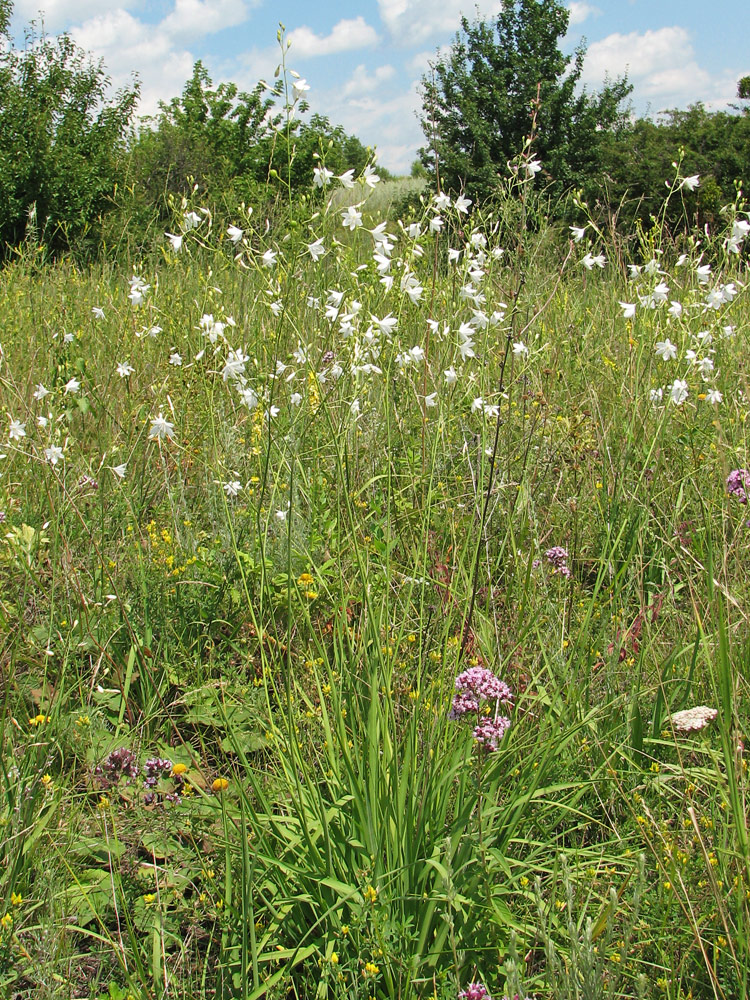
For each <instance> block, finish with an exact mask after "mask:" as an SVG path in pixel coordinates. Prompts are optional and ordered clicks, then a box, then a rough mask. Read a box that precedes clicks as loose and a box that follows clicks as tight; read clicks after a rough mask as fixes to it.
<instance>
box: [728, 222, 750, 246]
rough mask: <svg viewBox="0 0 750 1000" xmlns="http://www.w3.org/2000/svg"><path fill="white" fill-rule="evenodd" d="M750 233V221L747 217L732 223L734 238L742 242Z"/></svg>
mask: <svg viewBox="0 0 750 1000" xmlns="http://www.w3.org/2000/svg"><path fill="white" fill-rule="evenodd" d="M748 233H750V222H748V221H747V220H746V219H735V221H734V222H733V223H732V238H733V239H735V240H737V241H738V242H739V243H741V242H742V241H743V240H744V239H745V237H746V236H747V234H748Z"/></svg>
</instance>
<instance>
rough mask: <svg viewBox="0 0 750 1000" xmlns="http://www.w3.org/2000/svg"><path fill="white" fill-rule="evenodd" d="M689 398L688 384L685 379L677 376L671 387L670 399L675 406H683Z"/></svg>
mask: <svg viewBox="0 0 750 1000" xmlns="http://www.w3.org/2000/svg"><path fill="white" fill-rule="evenodd" d="M687 398H688V384H687V382H686V381H685V380H684V379H679V378H676V379H675V380H674V382H673V383H672V384H671V386H670V387H669V400H670V402H671V403H674V405H675V406H682V404H683V403H684V402H685V400H686V399H687Z"/></svg>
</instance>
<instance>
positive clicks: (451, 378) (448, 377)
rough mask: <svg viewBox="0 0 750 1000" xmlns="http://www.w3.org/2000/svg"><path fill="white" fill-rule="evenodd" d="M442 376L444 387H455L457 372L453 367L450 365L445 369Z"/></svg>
mask: <svg viewBox="0 0 750 1000" xmlns="http://www.w3.org/2000/svg"><path fill="white" fill-rule="evenodd" d="M443 375H444V376H445V384H446V385H455V384H456V382H458V372H457V371H456V369H455V368H454V367H453V365H451V366H450V368H446V370H445V371H444V372H443Z"/></svg>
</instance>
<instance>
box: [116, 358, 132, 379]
mask: <svg viewBox="0 0 750 1000" xmlns="http://www.w3.org/2000/svg"><path fill="white" fill-rule="evenodd" d="M134 371H135V368H133V366H132V365H131V364H130V362H129V361H121V362H120V364H119V365H118V366H117V374H118V375H119V376H120V378H127V377H128V376H129V375H132V374H133V372H134Z"/></svg>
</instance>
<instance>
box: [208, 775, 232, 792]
mask: <svg viewBox="0 0 750 1000" xmlns="http://www.w3.org/2000/svg"><path fill="white" fill-rule="evenodd" d="M227 788H229V782H228V781H227V779H226V778H215V779H214V781H213V784H212V785H211V789H212V790H213V791H214V792H225V791H226V790H227Z"/></svg>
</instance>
